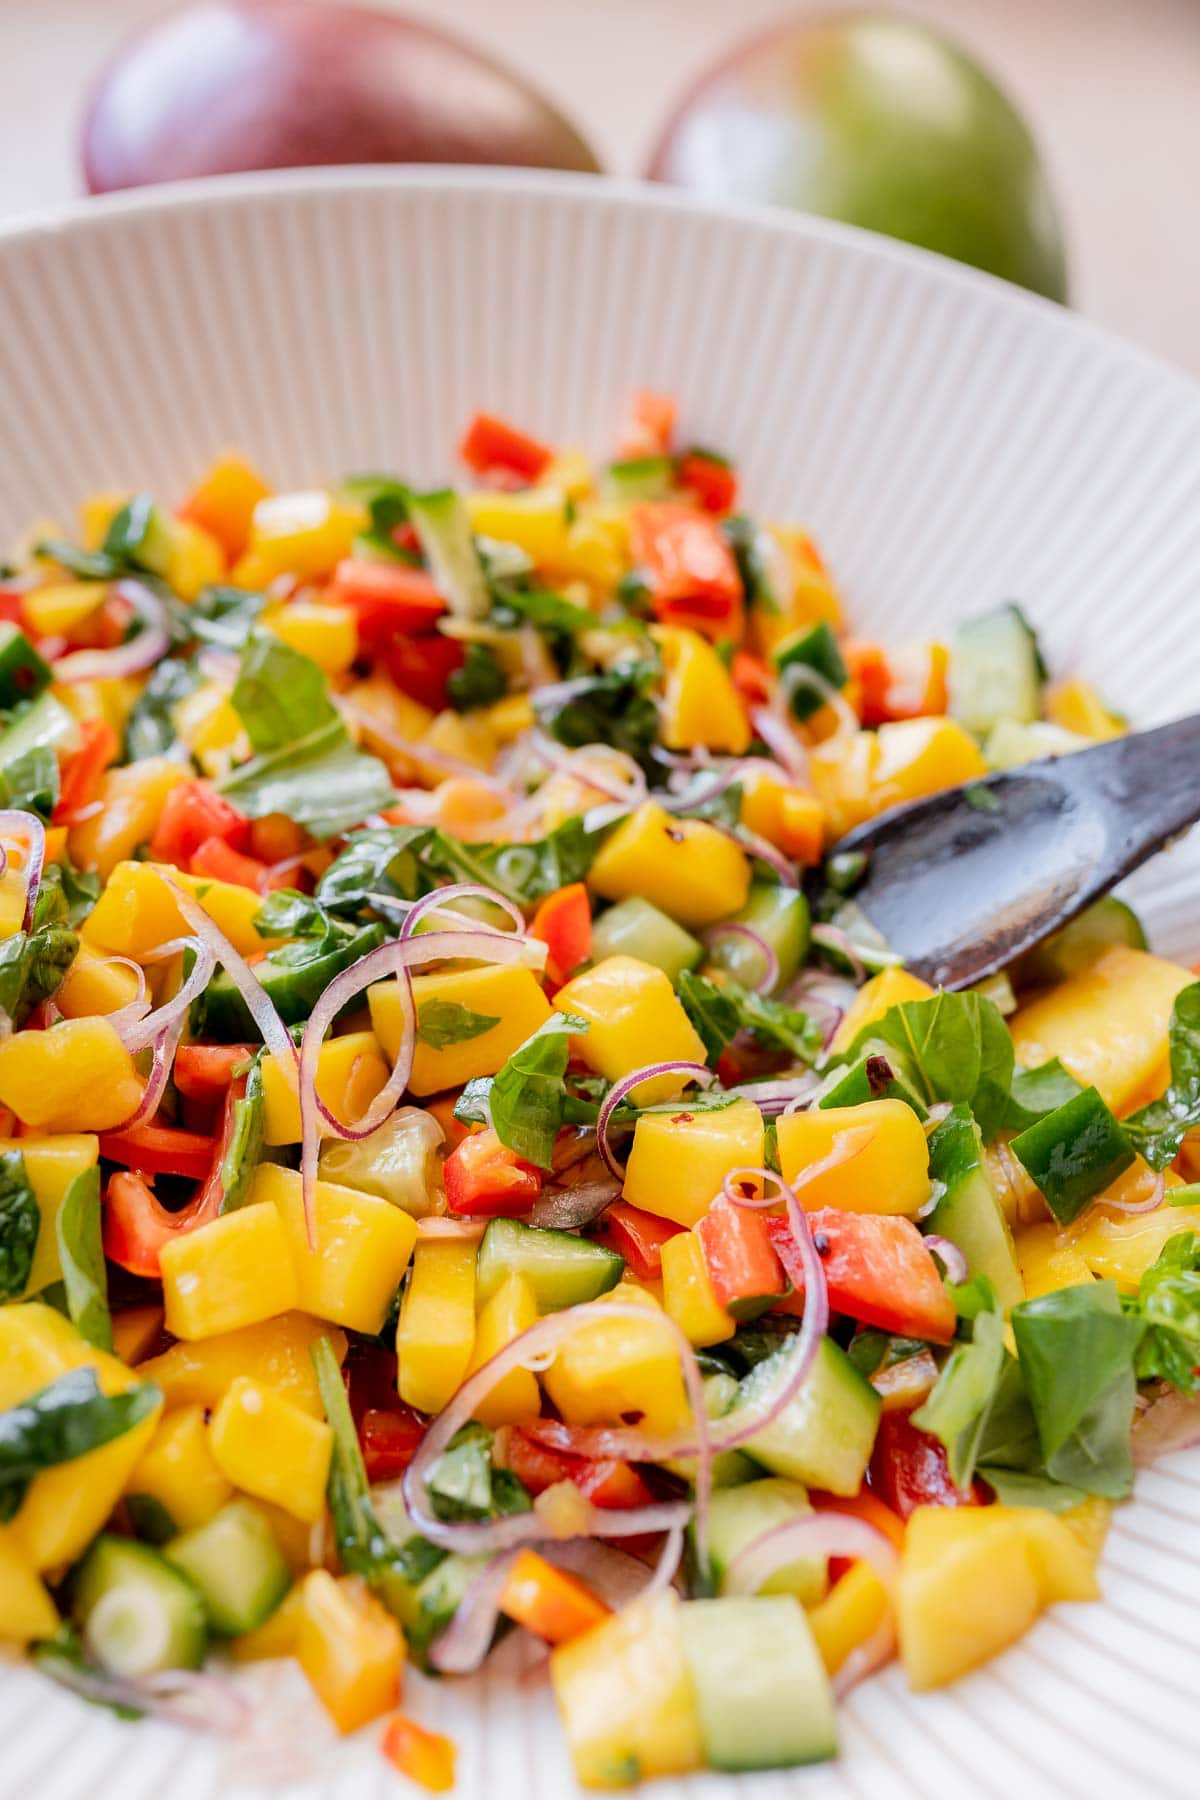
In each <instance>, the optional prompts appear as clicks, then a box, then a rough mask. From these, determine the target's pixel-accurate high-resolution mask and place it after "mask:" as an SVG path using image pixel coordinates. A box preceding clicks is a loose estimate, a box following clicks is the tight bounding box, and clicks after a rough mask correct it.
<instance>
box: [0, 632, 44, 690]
mask: <svg viewBox="0 0 1200 1800" xmlns="http://www.w3.org/2000/svg"><path fill="white" fill-rule="evenodd" d="M49 684H50V665H49V663H48V662H47V661H46V660H45V658H44V657H42V656H39V655H38V653H37V651H36V650H35V649H34V647H33V645H32V644H31V643H30V641H29V639H28V638H27V637H26V636H25V633H24V632H23V631H22V630H21V628H20V627H19V626H18V625H12V624H9V623H8V622H7V621H4V622H0V707H3V708H4V710H5V711H6V712H7V711H8V709H9V708H10V707H13V706H17V705H19V704H20V702H21V701H22V700H36V699H37V697H38V695H39V694H40V693H42V692H43V690H44V689H45V688H47V687H48V686H49Z"/></svg>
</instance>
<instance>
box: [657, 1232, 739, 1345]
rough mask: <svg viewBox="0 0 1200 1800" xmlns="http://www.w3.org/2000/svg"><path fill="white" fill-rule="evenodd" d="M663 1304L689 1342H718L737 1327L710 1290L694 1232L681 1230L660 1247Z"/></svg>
mask: <svg viewBox="0 0 1200 1800" xmlns="http://www.w3.org/2000/svg"><path fill="white" fill-rule="evenodd" d="M662 1279H663V1306H664V1307H665V1309H666V1311H667V1312H668V1313H669V1315H670V1316H671V1318H672V1319H674V1321H675V1323H676V1324H677V1325H678V1327H679V1329H680V1330H681V1331H682V1332H683V1334H684V1336H685V1337H686V1338H687V1340H688V1342H689V1343H690V1344H694V1345H695V1346H696V1348H697V1349H703V1348H704V1346H705V1345H706V1344H720V1343H723V1342H724V1341H725V1339H726V1338H731V1337H732V1336H733V1334H734V1332H735V1331H736V1330H737V1320H736V1319H734V1318H731V1317H730V1315H729V1313H727V1312H726V1311H725V1308H724V1307H723V1306H722V1305H721V1303H720V1301H719V1300H718V1299H717V1296H716V1294H715V1293H714V1292H713V1285H712V1282H711V1280H710V1279H709V1274H708V1268H707V1266H706V1264H705V1261H704V1251H703V1249H702V1247H701V1244H700V1239H699V1238H698V1237H697V1236H696V1233H695V1232H694V1231H681V1232H680V1233H679V1235H678V1236H677V1237H673V1238H668V1240H667V1242H666V1243H665V1244H664V1245H663V1247H662Z"/></svg>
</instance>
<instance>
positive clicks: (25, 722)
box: [0, 692, 80, 769]
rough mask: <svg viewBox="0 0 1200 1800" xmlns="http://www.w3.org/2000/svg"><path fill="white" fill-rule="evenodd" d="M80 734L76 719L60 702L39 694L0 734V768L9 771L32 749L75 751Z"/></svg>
mask: <svg viewBox="0 0 1200 1800" xmlns="http://www.w3.org/2000/svg"><path fill="white" fill-rule="evenodd" d="M79 731H80V727H79V720H78V719H77V718H76V717H75V714H74V713H73V712H69V711H68V710H67V708H66V707H65V706H64V705H63V703H62V701H61V700H56V699H55V697H54V695H53V694H51V693H49V692H47V693H45V694H41V695H39V697H38V698H37V699H36V700H35V701H34V703H33V705H32V706H31V707H29V708H28V710H27V711H26V712H23V713H22V714H21V716H20V718H19V719H15V720H14V721H13V723H12V724H11V725H10V726H9V728H8V730H7V731H5V732H4V733H3V734H0V769H6V768H8V766H9V764H10V763H15V762H16V761H17V759H18V758H19V757H22V756H27V755H28V754H29V752H30V751H31V750H40V749H42V748H43V747H45V748H46V749H49V750H75V749H77V748H78V746H79Z"/></svg>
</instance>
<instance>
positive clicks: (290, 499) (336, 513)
mask: <svg viewBox="0 0 1200 1800" xmlns="http://www.w3.org/2000/svg"><path fill="white" fill-rule="evenodd" d="M365 524H366V514H365V513H364V512H363V511H362V509H361V508H360V507H356V506H346V505H343V504H342V502H341V501H339V500H336V499H335V498H334V496H333V495H332V494H328V493H325V492H323V491H322V490H320V489H312V490H311V491H307V492H304V493H294V494H272V495H270V496H269V497H268V498H267V499H265V500H260V501H259V502H258V504H257V505H256V507H255V508H254V512H253V514H252V516H251V524H250V541H249V544H248V546H247V549H246V554H245V555H244V556H243V557H242V558H241V559H240V561H239V562H237V563H236V564H235V565H234V568H233V572H232V575H231V577H230V579H231V580H232V581H233V583H234V585H235V586H237V587H247V588H259V587H265V586H266V585H267V584H268V583H269V582H272V581H274V580H275V578H276V576H277V575H295V576H296V577H297V578H298V579H299V580H300V581H318V580H320V578H321V577H322V576H323V575H328V574H330V573H331V572H332V570H333V568H334V565H335V564H336V563H339V562H341V560H342V558H343V557H344V556H349V555H350V552H351V549H352V548H353V545H354V539H355V537H356V536H357V534H358V532H360V531H361V530H362V529H363V526H364V525H365Z"/></svg>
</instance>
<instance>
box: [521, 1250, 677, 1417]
mask: <svg viewBox="0 0 1200 1800" xmlns="http://www.w3.org/2000/svg"><path fill="white" fill-rule="evenodd" d="M614 1303H616V1304H619V1305H621V1306H622V1307H623V1308H624V1307H625V1306H628V1305H630V1304H633V1305H634V1306H640V1307H644V1308H645V1309H646V1314H647V1317H646V1323H645V1324H644V1325H641V1324H637V1323H636V1322H635V1321H634V1320H632V1319H628V1318H625V1317H624V1315H623V1313H622V1314H621V1315H618V1316H616V1317H607V1318H606V1317H605V1314H606V1313H607V1312H609V1311H610V1308H611V1306H612V1305H613V1304H614ZM593 1309H594V1312H593ZM542 1381H543V1385H544V1386H545V1389H546V1392H547V1393H548V1394H549V1396H550V1398H551V1400H553V1402H554V1404H555V1406H556V1407H557V1408H558V1410H559V1412H560V1413H561V1414H562V1416H563V1418H564V1419H566V1420H567V1422H568V1424H571V1425H606V1424H608V1425H611V1424H616V1423H617V1422H618V1421H619V1420H620V1419H621V1418H623V1417H624V1415H625V1414H626V1413H634V1414H639V1415H640V1419H639V1423H640V1424H641V1425H643V1426H644V1428H645V1429H646V1431H648V1432H649V1433H650V1434H651V1436H653V1437H657V1436H660V1435H661V1436H664V1437H665V1436H667V1435H668V1434H669V1433H671V1432H673V1431H677V1430H679V1428H680V1427H681V1426H683V1425H685V1424H686V1423H687V1420H688V1418H689V1417H690V1416H691V1415H690V1413H689V1410H688V1403H687V1395H686V1392H685V1390H684V1385H683V1373H682V1370H681V1368H680V1363H679V1351H678V1349H677V1347H676V1344H675V1339H674V1336H673V1334H672V1333H671V1332H669V1331H668V1330H667V1329H665V1326H664V1321H663V1317H662V1308H661V1307H660V1306H659V1305H658V1302H657V1301H656V1300H655V1299H654V1298H653V1297H652V1296H651V1295H650V1294H649V1293H647V1291H646V1290H645V1288H642V1287H634V1286H633V1285H632V1283H629V1282H624V1281H622V1282H619V1283H618V1284H617V1286H616V1287H615V1288H614V1289H613V1290H612V1292H611V1293H608V1294H602V1295H601V1297H600V1298H599V1299H598V1300H593V1301H591V1302H590V1303H589V1306H588V1317H587V1318H586V1319H582V1318H581V1319H580V1322H579V1324H578V1325H577V1326H576V1327H575V1329H574V1330H573V1331H572V1332H571V1335H570V1336H569V1337H568V1338H565V1339H564V1340H563V1343H562V1344H561V1345H560V1347H559V1351H558V1355H557V1356H556V1357H555V1359H554V1361H553V1363H551V1365H550V1367H549V1368H548V1369H547V1370H546V1373H545V1374H544V1375H543V1377H542Z"/></svg>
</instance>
